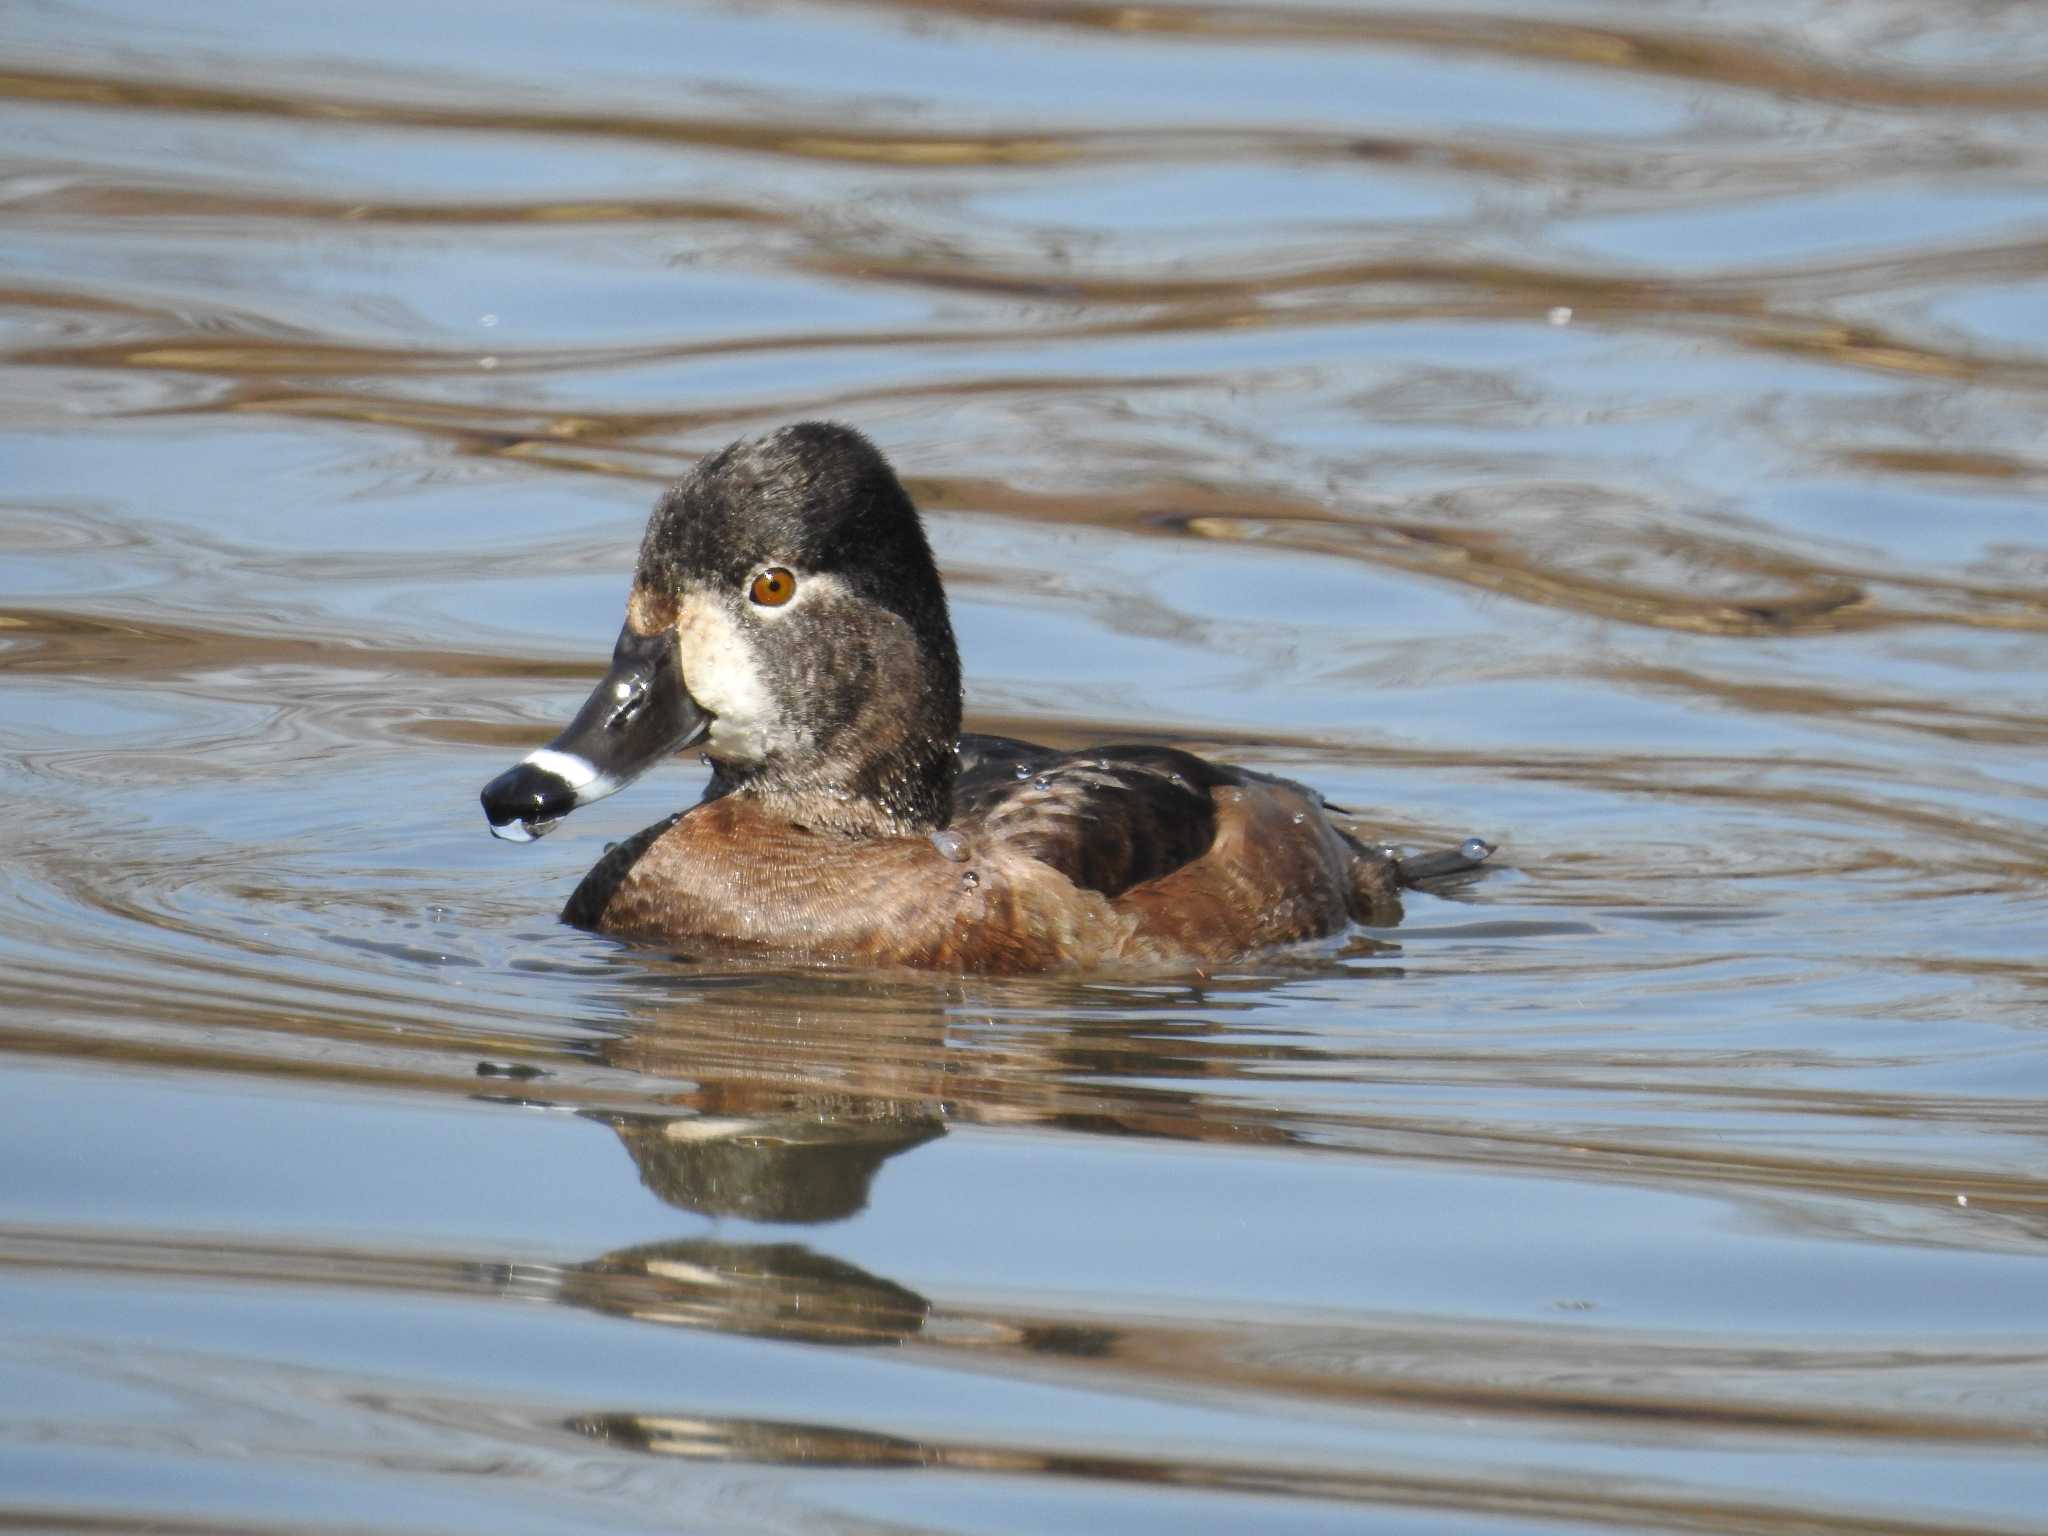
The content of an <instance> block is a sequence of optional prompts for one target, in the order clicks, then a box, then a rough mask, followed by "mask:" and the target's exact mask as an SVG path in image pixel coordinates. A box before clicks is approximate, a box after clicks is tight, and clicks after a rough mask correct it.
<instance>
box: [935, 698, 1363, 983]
mask: <svg viewBox="0 0 2048 1536" xmlns="http://www.w3.org/2000/svg"><path fill="white" fill-rule="evenodd" d="M960 757H961V775H960V782H959V785H958V787H957V788H956V789H955V792H954V795H955V798H954V816H953V827H954V830H955V831H956V832H958V833H959V834H961V835H962V836H963V837H965V838H966V839H967V841H968V844H969V846H972V845H973V844H974V843H975V842H976V841H982V840H985V841H986V842H988V843H990V844H995V845H1000V846H1003V847H1006V848H1009V849H1014V850H1016V851H1018V852H1021V853H1024V854H1027V855H1028V856H1029V857H1031V858H1033V859H1036V860H1038V861H1039V862H1041V863H1043V864H1045V865H1047V866H1049V867H1050V868H1052V869H1053V870H1056V871H1057V872H1058V873H1059V874H1060V875H1061V876H1063V877H1064V878H1065V879H1066V880H1067V881H1069V882H1071V883H1072V884H1073V885H1074V886H1075V887H1077V888H1079V889H1080V890H1083V891H1090V892H1095V893H1097V894H1099V895H1101V896H1102V897H1103V898H1104V899H1106V900H1107V901H1108V903H1109V905H1110V907H1111V908H1112V910H1114V911H1115V912H1117V913H1118V914H1119V915H1120V916H1122V917H1124V918H1126V919H1128V920H1129V921H1130V922H1131V923H1132V926H1133V932H1132V936H1131V941H1130V947H1131V951H1132V953H1133V954H1134V955H1140V956H1143V957H1144V958H1148V959H1160V960H1172V959H1179V958H1186V959H1193V960H1202V961H1208V960H1221V959H1226V958H1229V957H1232V956H1236V955H1242V954H1246V953H1249V952H1251V951H1253V950H1257V949H1264V948H1269V947H1271V946H1273V945H1276V944H1287V943H1293V942H1296V941H1298V940H1301V939H1310V938H1317V937H1321V936H1323V935H1326V934H1331V933H1335V932H1337V931H1339V930H1340V929H1341V928H1343V927H1344V925H1345V924H1346V923H1347V922H1352V921H1356V922H1361V923H1369V924H1392V923H1397V922H1399V921H1400V917H1401V901H1400V895H1399V888H1398V883H1397V880H1396V872H1395V867H1394V864H1393V862H1392V861H1391V860H1390V859H1388V858H1387V857H1386V856H1385V855H1384V854H1382V853H1380V852H1379V851H1378V850H1377V849H1369V848H1366V847H1364V846H1362V845H1361V844H1359V843H1358V842H1356V841H1355V840H1354V839H1352V838H1351V837H1349V836H1347V835H1346V834H1345V833H1344V832H1343V831H1342V830H1340V829H1339V828H1338V827H1336V826H1335V825H1334V824H1333V823H1332V822H1331V821H1330V819H1329V816H1328V813H1327V809H1326V807H1325V806H1324V804H1323V801H1322V798H1321V797H1320V796H1319V795H1317V794H1316V793H1315V792H1314V791H1313V790H1311V789H1308V788H1306V787H1305V786H1303V785H1300V784H1297V783H1294V782H1293V781H1291V780H1288V779H1282V778H1276V777H1273V776H1271V775H1267V774H1261V773H1256V772H1253V771H1251V770H1249V769H1244V768H1238V767H1235V766H1232V765H1230V764H1226V763H1215V762H1211V761H1209V760H1208V759H1206V758H1201V757H1197V756H1195V755H1194V754H1192V753H1189V752H1182V751H1178V750H1176V749H1174V748H1171V747H1158V746H1149V745H1125V746H1110V747H1099V748H1091V749H1089V750H1086V751H1081V752H1059V751H1053V750H1050V749H1047V748H1043V747H1034V746H1032V745H1030V744H1028V743H1025V742H1017V741H1009V740H1005V739H1003V738H1000V737H986V736H964V737H962V738H961V744H960Z"/></svg>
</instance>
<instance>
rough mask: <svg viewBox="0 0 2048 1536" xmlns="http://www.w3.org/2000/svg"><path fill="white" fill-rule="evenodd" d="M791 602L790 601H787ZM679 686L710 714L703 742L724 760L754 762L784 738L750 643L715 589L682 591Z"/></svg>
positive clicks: (778, 712) (784, 730) (778, 713)
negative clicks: (706, 737)
mask: <svg viewBox="0 0 2048 1536" xmlns="http://www.w3.org/2000/svg"><path fill="white" fill-rule="evenodd" d="M791 606H792V607H793V606H795V605H794V604H792V605H791ZM676 659H677V660H678V661H680V662H681V663H682V667H683V686H684V687H686V688H688V689H689V690H690V696H691V697H692V698H694V699H695V700H696V701H697V702H698V703H699V704H701V705H703V706H704V709H705V711H706V712H707V713H709V714H710V715H711V717H712V719H711V734H710V736H709V738H708V739H707V740H706V742H705V747H706V748H707V749H708V750H709V751H710V753H711V755H712V756H714V757H717V758H719V759H721V760H724V761H729V762H736V763H758V762H760V761H761V760H762V759H763V758H765V757H767V756H768V755H769V754H770V753H771V752H773V751H774V750H775V749H776V748H777V747H778V746H780V745H783V744H784V738H785V736H786V735H787V727H786V725H785V724H784V723H783V720H782V711H781V709H780V707H779V706H778V705H777V704H776V702H775V698H774V695H773V694H772V693H771V692H770V691H769V688H768V683H767V679H766V678H764V677H763V676H762V674H761V667H760V663H759V662H757V661H756V660H755V659H754V648H753V645H752V644H751V643H750V642H749V641H748V639H747V636H746V635H745V634H744V633H743V632H742V631H741V629H740V627H739V626H738V625H737V624H735V623H734V622H733V620H732V617H731V615H729V614H728V613H726V611H725V610H724V608H722V607H721V606H720V599H719V597H718V595H717V594H716V593H713V592H706V591H701V590H700V591H695V592H691V593H689V594H687V596H686V597H685V599H684V603H683V617H682V620H681V622H680V623H678V624H677V625H676Z"/></svg>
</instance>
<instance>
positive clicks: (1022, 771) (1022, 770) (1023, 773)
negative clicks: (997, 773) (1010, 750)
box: [1017, 763, 1031, 779]
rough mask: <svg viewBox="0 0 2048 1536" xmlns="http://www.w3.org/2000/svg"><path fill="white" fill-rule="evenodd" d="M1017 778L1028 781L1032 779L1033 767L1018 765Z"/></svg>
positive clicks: (1026, 764)
mask: <svg viewBox="0 0 2048 1536" xmlns="http://www.w3.org/2000/svg"><path fill="white" fill-rule="evenodd" d="M1017 777H1018V778H1020V779H1028V778H1030V777H1031V767H1030V765H1029V764H1028V763H1019V764H1018V765H1017Z"/></svg>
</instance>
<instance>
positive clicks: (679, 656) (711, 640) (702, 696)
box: [483, 422, 1492, 972]
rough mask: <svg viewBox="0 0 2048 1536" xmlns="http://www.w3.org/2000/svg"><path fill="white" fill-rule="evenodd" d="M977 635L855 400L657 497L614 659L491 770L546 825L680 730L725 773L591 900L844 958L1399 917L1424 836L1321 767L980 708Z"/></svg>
mask: <svg viewBox="0 0 2048 1536" xmlns="http://www.w3.org/2000/svg"><path fill="white" fill-rule="evenodd" d="M960 711H961V684H960V660H959V653H958V650H957V648H956V646H955V643H954V639H953V628H952V624H951V621H950V620H949V618H948V616H947V611H946V597H945V592H944V590H943V588H942V587H941V585H940V582H939V573H938V568H937V566H936V564H935V563H934V561H933V559H932V553H931V547H930V545H929V544H928V543H927V541H926V539H925V533H924V528H923V525H922V523H921V522H920V520H919V518H918V514H917V510H916V508H915V507H913V506H912V504H911V501H910V498H909V496H908V495H907V494H906V493H905V492H904V490H903V487H902V485H901V484H900V483H899V482H898V480H897V478H896V476H895V474H894V472H893V471H892V470H891V469H890V467H889V465H888V463H887V462H886V461H885V460H884V459H883V458H882V455H881V454H880V453H879V452H877V451H876V450H875V448H874V447H873V446H872V445H871V444H870V443H869V442H868V441H867V440H866V439H865V438H863V437H862V436H861V435H860V434H859V433H857V432H855V431H853V430H851V429H850V428H847V427H843V426H837V425H832V424H828V423H818V422H811V423H804V424H801V425H797V426H792V427H785V428H783V429H781V430H780V431H777V432H773V433H771V434H769V435H768V436H766V437H762V438H758V439H752V440H748V441H743V442H739V443H735V444H733V445H732V446H730V447H728V448H726V449H725V450H724V451H723V452H720V453H718V454H715V455H713V456H712V457H710V458H708V459H706V460H705V461H704V462H703V463H702V464H700V465H699V466H698V467H697V468H696V470H695V471H694V472H693V473H692V474H690V475H689V476H688V477H687V478H686V479H684V480H683V481H682V482H681V483H680V484H679V485H677V486H676V487H675V488H674V489H673V490H671V491H670V492H669V493H668V494H667V495H666V496H664V497H663V498H662V500H661V503H660V504H659V505H658V506H657V507H656V508H655V510H654V514H653V517H652V518H651V520H650V521H649V523H648V527H647V534H646V538H645V540H644V541H643V542H642V544H641V547H640V557H639V563H638V567H637V569H636V571H635V575H634V580H633V587H632V592H631V595H630V597H629V599H628V601H627V605H626V622H625V625H624V627H623V628H622V629H621V630H620V632H619V638H618V643H617V645H616V647H615V648H614V651H613V656H612V666H611V670H610V671H609V672H608V673H607V674H606V676H605V678H604V680H603V681H602V682H600V683H599V684H598V686H597V689H596V691H595V692H594V693H592V694H591V696H590V698H589V700H588V701H587V702H586V703H585V704H584V706H583V708H582V710H581V711H580V712H579V713H578V714H577V715H576V717H575V719H574V720H573V721H572V722H571V724H570V725H569V728H568V729H567V730H566V731H564V732H563V733H562V734H561V735H560V736H558V737H557V738H556V739H555V740H554V741H553V742H551V743H549V744H548V745H547V746H545V747H542V748H540V749H539V750H538V751H535V752H533V753H531V754H529V756H528V757H527V758H526V759H525V760H524V761H523V762H521V763H519V764H518V765H517V766H516V767H514V768H512V769H511V770H509V771H508V772H506V773H503V774H501V775H499V776H498V777H497V778H496V779H493V780H492V781H491V783H490V784H489V785H488V786H486V788H485V789H484V791H483V804H484V810H485V814H486V816H487V817H488V819H489V821H490V824H491V828H492V830H493V831H494V832H496V833H497V834H498V835H499V836H501V837H507V838H511V839H514V840H527V839H530V838H533V837H537V836H539V835H540V834H541V833H543V832H545V831H547V830H548V829H549V828H551V827H552V826H554V825H555V823H556V822H558V821H559V820H560V819H561V818H562V817H563V816H564V815H566V814H567V813H568V812H569V811H571V810H574V809H575V808H576V807H578V806H581V805H587V804H589V803H590V802H591V801H593V800H596V799H599V798H601V797H603V796H605V795H609V794H612V793H614V792H615V791H617V790H619V789H621V788H623V787H624V786H625V785H626V784H627V783H629V782H631V780H632V779H633V778H635V777H636V776H637V775H638V774H640V773H641V772H642V771H643V770H644V769H646V768H647V767H648V766H650V765H651V764H652V763H654V762H656V761H658V760H659V759H661V758H662V757H665V756H667V755H669V754H671V753H674V752H678V751H682V750H684V749H687V748H691V747H698V748H701V750H702V751H703V753H704V755H705V756H706V758H707V759H708V760H709V761H710V763H711V765H712V767H713V770H714V771H713V775H712V778H711V781H710V784H709V786H708V787H707V789H706V791H705V794H704V798H703V799H702V800H701V801H700V802H699V803H698V804H697V805H695V806H693V807H692V808H690V809H689V810H687V811H684V812H681V813H679V814H677V815H674V816H671V817H669V818H668V819H667V820H665V821H662V822H659V823H657V824H656V825H654V826H652V827H649V828H647V829H646V830H645V831H643V832H641V833H639V834H638V835H636V836H634V837H631V838H628V839H627V840H626V841H625V842H623V843H620V844H619V845H618V846H617V847H615V848H613V849H612V850H611V851H610V852H609V853H607V854H606V855H605V857H604V858H602V859H601V860H599V861H598V863H597V866H596V867H595V868H594V869H592V870H591V871H590V873H589V874H588V875H586V876H585V877H584V879H583V882H582V884H580V885H579V886H578V887H577V888H576V891H575V893H574V894H573V895H572V896H571V897H570V898H569V902H568V905H567V907H566V909H565V910H564V912H563V917H564V918H565V919H566V920H567V921H569V922H571V923H574V924H576V925H578V926H579V927H585V928H591V929H595V930H597V931H599V932H603V933H610V934H617V935H621V936H624V937H630V938H640V939H646V940H654V941H662V942H668V943H687V944H691V945H710V946H716V947H719V948H723V949H728V950H750V951H754V952H757V953H765V954H770V955H778V956H788V957H791V958H794V959H801V960H811V961H822V962H827V963H847V962H851V963H866V964H880V965H899V966H916V967H928V968H938V969H945V970H956V971H983V972H1029V971H1045V970H1055V969H1081V968H1092V967H1101V966H1132V965H1136V966H1150V967H1162V966H1163V967H1172V968H1182V969H1185V968H1199V967H1202V966H1205V965H1211V964H1215V963H1217V962H1221V961H1227V960H1233V959H1237V958H1240V957H1242V956H1245V955H1248V954H1251V953H1254V952H1256V951H1258V950H1262V949H1267V948H1271V947H1273V946H1276V945H1281V944H1289V943H1295V942H1298V941H1301V940H1304V939H1313V938H1320V937H1324V936H1327V935H1330V934H1333V933H1337V932H1339V931H1340V930H1342V929H1343V928H1344V927H1345V926H1346V925H1347V924H1349V923H1352V922H1359V923H1366V924H1373V925H1388V924H1392V923H1396V922H1398V921H1399V920H1400V917H1401V900H1400V894H1399V892H1400V889H1401V888H1402V886H1404V885H1413V884H1415V883H1417V882H1419V881H1422V880H1424V879H1430V878H1436V877H1439V876H1443V875H1446V874H1452V873H1456V872H1459V871H1462V870H1465V869H1468V868H1470V867H1471V866H1472V865H1474V864H1476V863H1477V862H1478V861H1479V860H1481V859H1483V858H1484V857H1485V856H1486V855H1487V854H1488V853H1490V852H1491V851H1492V850H1491V848H1490V847H1489V846H1488V845H1486V844H1484V843H1482V842H1480V841H1479V840H1478V839H1476V838H1475V839H1471V840H1469V841H1468V842H1467V843H1466V845H1465V846H1464V848H1463V849H1461V850H1458V851H1456V852H1452V853H1447V854H1437V855H1426V856H1424V857H1423V858H1422V859H1420V860H1411V861H1407V862H1404V861H1403V860H1402V859H1400V858H1399V857H1396V856H1395V855H1393V854H1392V853H1391V852H1389V851H1387V850H1384V849H1382V848H1379V847H1377V846H1375V845H1373V844H1371V843H1370V842H1367V841H1362V840H1360V839H1359V838H1357V837H1355V836H1353V835H1352V834H1351V833H1350V832H1348V831H1346V830H1345V829H1344V828H1342V827H1340V826H1339V825H1338V824H1337V823H1336V822H1335V821H1334V820H1333V819H1332V818H1331V815H1330V808H1329V807H1328V806H1327V805H1325V803H1324V802H1323V800H1322V798H1321V797H1320V796H1319V795H1317V794H1316V793H1315V791H1313V790H1311V789H1308V788H1306V787H1304V786H1302V785H1300V784H1296V783H1293V782H1291V781H1289V780H1286V779H1281V778H1276V777H1273V776H1272V775H1269V774H1263V773H1258V772H1254V771H1252V770H1250V769H1245V768H1238V767H1233V766H1230V765H1228V764H1222V763H1214V762H1210V761H1208V760H1207V759H1204V758H1200V757H1196V756H1194V755H1193V754H1191V753H1187V752H1181V751H1176V750H1174V749H1171V748H1166V747H1158V746H1144V745H1125V746H1109V747H1098V748H1092V749H1089V750H1086V751H1081V752H1063V751H1057V750H1053V749H1050V748H1046V747H1040V746H1034V745H1031V744H1030V743H1027V742H1021V741H1011V740H1006V739H1002V738H997V737H991V736H979V735H964V736H963V735H962V734H961V732H960Z"/></svg>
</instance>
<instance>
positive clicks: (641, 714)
mask: <svg viewBox="0 0 2048 1536" xmlns="http://www.w3.org/2000/svg"><path fill="white" fill-rule="evenodd" d="M710 728H711V717H710V716H709V715H708V714H706V713H705V712H704V710H703V708H702V707H701V706H700V705H699V704H698V703H697V701H696V700H695V699H693V698H691V697H690V690H689V689H687V688H686V687H684V686H683V669H682V666H681V664H680V663H679V662H678V661H677V660H676V642H675V636H674V635H672V634H669V633H667V632H666V631H664V632H661V633H658V634H652V635H642V634H636V633H635V632H634V631H633V630H632V628H631V627H630V626H629V627H627V628H623V629H621V630H620V631H619V643H618V644H617V645H616V646H614V647H613V648H612V665H611V670H610V671H609V672H607V673H605V675H604V681H603V682H601V683H599V684H598V685H597V687H596V688H595V689H594V690H592V692H591V695H590V697H589V698H588V699H585V700H584V701H583V707H582V708H581V709H579V710H578V711H576V718H575V719H574V720H571V721H570V722H569V728H568V729H567V730H566V731H564V732H562V734H561V735H559V736H557V737H556V738H555V739H554V740H553V741H551V742H549V743H548V744H547V745H546V746H544V747H542V748H540V749H539V750H538V751H534V752H529V753H527V754H526V757H525V759H524V760H523V761H521V762H520V763H519V764H518V766H516V767H514V768H509V769H507V770H506V771H505V772H503V773H501V774H499V775H498V776H497V777H496V778H495V779H493V780H491V782H490V783H488V784H486V785H485V786H484V792H483V802H484V816H485V817H486V818H487V819H488V820H489V821H490V824H491V833H492V835H493V836H495V837H502V838H507V839H509V840H510V841H512V842H515V843H525V842H531V841H532V840H533V839H534V838H536V837H541V836H544V835H545V834H547V833H548V832H550V831H552V830H553V829H554V825H555V823H556V822H558V821H560V820H561V819H562V818H563V817H564V816H566V815H568V814H569V813H570V812H571V811H573V810H575V809H576V807H577V806H579V805H588V804H590V802H591V801H593V800H602V799H603V798H604V797H605V796H606V795H611V794H616V793H618V791H620V790H622V789H624V788H625V787H626V786H627V785H628V784H630V783H632V782H633V781H634V780H635V779H637V778H639V777H640V775H641V774H642V773H644V772H646V771H647V769H649V768H650V767H652V766H653V765H654V763H655V762H656V761H657V760H658V759H660V758H663V757H666V756H668V755H669V754H670V753H672V752H680V751H682V750H683V749H684V748H685V747H688V746H689V745H690V744H691V743H693V742H695V741H697V740H699V739H700V738H701V737H702V736H703V735H704V733H705V732H706V731H707V730H709V729H710Z"/></svg>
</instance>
